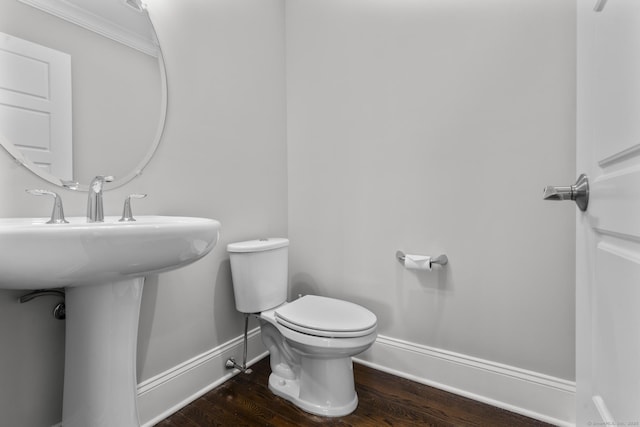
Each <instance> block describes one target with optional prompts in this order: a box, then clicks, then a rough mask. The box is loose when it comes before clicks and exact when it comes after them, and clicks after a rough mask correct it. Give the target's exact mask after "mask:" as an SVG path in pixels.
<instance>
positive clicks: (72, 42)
mask: <svg viewBox="0 0 640 427" xmlns="http://www.w3.org/2000/svg"><path fill="white" fill-rule="evenodd" d="M166 108H167V88H166V75H165V69H164V62H163V59H162V53H161V50H160V46H159V43H158V39H157V37H156V34H155V30H154V28H153V25H152V23H151V20H150V19H149V15H148V13H147V11H146V9H145V8H144V6H143V5H142V3H141V2H140V0H100V1H96V0H2V1H0V143H1V144H2V146H3V147H4V148H5V149H6V150H7V151H8V152H9V153H10V154H11V155H12V156H13V157H14V158H15V159H16V160H17V161H18V162H19V163H21V164H23V165H25V166H26V167H27V168H28V169H30V170H31V171H32V172H34V173H35V174H37V175H39V176H40V177H42V178H44V179H46V180H47V181H49V182H51V183H54V184H56V185H65V186H69V187H74V183H76V184H79V185H75V187H77V188H79V189H86V188H87V185H88V184H89V182H90V181H91V179H92V178H93V177H94V176H96V175H112V176H114V177H115V178H116V179H115V181H114V182H113V183H111V184H110V185H109V187H110V188H115V187H118V186H121V185H123V184H125V183H126V182H128V181H129V180H131V179H132V178H134V177H135V176H137V175H139V174H140V173H141V172H142V169H143V168H144V167H145V166H146V164H147V163H148V161H149V160H150V159H151V156H152V155H153V153H154V151H155V149H156V148H157V146H158V144H159V142H160V138H161V136H162V132H163V129H164V121H165V115H166Z"/></svg>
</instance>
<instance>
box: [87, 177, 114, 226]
mask: <svg viewBox="0 0 640 427" xmlns="http://www.w3.org/2000/svg"><path fill="white" fill-rule="evenodd" d="M111 181H113V177H112V176H103V175H98V176H96V177H95V178H93V179H92V180H91V184H89V198H88V200H87V222H104V210H103V208H102V188H103V187H104V183H105V182H111Z"/></svg>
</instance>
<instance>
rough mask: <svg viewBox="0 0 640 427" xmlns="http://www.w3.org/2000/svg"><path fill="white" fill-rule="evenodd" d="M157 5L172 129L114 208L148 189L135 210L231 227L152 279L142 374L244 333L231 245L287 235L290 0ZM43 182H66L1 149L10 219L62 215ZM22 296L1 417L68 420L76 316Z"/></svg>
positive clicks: (145, 304) (4, 212)
mask: <svg viewBox="0 0 640 427" xmlns="http://www.w3.org/2000/svg"><path fill="white" fill-rule="evenodd" d="M147 3H148V4H149V9H150V13H151V16H152V18H153V19H154V22H155V24H156V27H157V30H158V36H159V38H160V40H161V43H162V46H163V49H164V54H165V59H166V65H167V75H168V81H169V111H168V117H167V126H166V133H165V136H164V139H163V141H162V143H161V145H160V147H159V150H158V152H157V153H156V156H155V157H154V158H153V159H152V161H151V163H150V165H149V167H148V168H147V169H146V170H145V173H144V174H143V175H142V176H141V177H139V178H137V179H135V180H134V181H132V182H131V183H130V184H128V185H126V186H124V187H122V188H119V189H117V190H114V191H108V192H107V193H106V194H105V210H106V214H109V215H119V214H120V213H121V209H122V201H123V200H124V197H125V196H126V195H127V194H129V193H132V192H144V193H149V197H148V198H147V199H144V200H140V201H138V202H139V203H136V206H135V207H134V214H138V215H142V214H159V215H190V216H202V217H211V218H216V219H218V220H220V221H221V222H222V234H221V240H220V242H219V244H218V246H217V247H216V248H215V249H214V250H213V252H212V253H211V254H209V255H208V256H206V257H205V258H204V259H202V260H200V261H198V262H197V263H195V264H193V265H191V266H188V267H186V268H184V269H181V270H178V271H175V272H171V273H166V274H162V275H159V276H152V277H150V278H149V279H148V280H147V282H146V285H145V290H144V294H143V301H142V311H141V314H140V330H139V346H138V373H139V380H141V381H142V380H145V379H147V378H149V377H151V376H153V375H155V374H157V373H159V372H163V371H165V370H167V369H169V368H171V367H174V366H175V365H177V364H179V363H181V362H184V361H185V360H188V359H190V358H192V357H194V356H196V355H199V354H200V353H202V352H204V351H207V350H210V349H212V348H214V347H216V346H218V345H220V344H221V343H224V342H226V341H228V340H229V339H231V338H235V337H237V336H239V335H240V334H241V333H242V318H241V316H239V315H238V314H237V313H236V312H235V309H234V305H233V296H232V290H231V279H230V271H229V262H228V256H227V255H226V252H225V247H226V244H227V243H229V242H231V241H238V240H242V239H247V238H253V237H255V236H256V235H286V233H287V208H286V206H287V189H286V179H287V167H286V145H285V118H284V114H285V105H284V42H283V38H284V22H283V17H284V10H283V7H284V6H283V1H282V0H215V1H214V0H184V1H180V2H175V1H172V0H149V1H147ZM103 172H104V171H96V173H103ZM42 187H44V188H52V187H51V186H50V185H48V184H46V183H44V182H42V181H40V180H39V179H38V178H36V177H34V176H32V175H31V174H30V173H28V172H26V171H25V170H23V169H22V168H21V167H19V166H17V165H16V164H15V163H14V162H13V161H12V160H11V159H10V158H9V156H8V155H7V154H6V153H4V151H2V150H0V217H15V216H48V215H49V214H50V206H49V202H48V201H47V200H43V199H42V198H36V197H32V196H29V195H27V194H26V193H25V192H24V189H25V188H42ZM58 191H60V192H61V193H62V196H63V200H64V203H65V205H64V206H65V213H66V214H67V215H69V216H71V215H83V214H84V213H85V207H86V193H84V194H75V193H72V192H70V191H66V190H60V189H58ZM19 295H20V292H10V291H0V339H1V340H2V343H3V344H2V346H1V348H2V349H1V350H0V384H1V385H0V418H1V419H2V421H0V424H2V425H11V426H16V427H19V426H29V427H31V426H33V427H36V426H37V427H42V426H48V425H53V424H55V423H58V422H59V421H60V420H61V404H62V370H63V357H64V354H63V352H64V322H59V321H57V320H55V319H53V317H52V316H51V314H50V310H51V309H52V308H53V305H54V300H53V299H49V300H47V299H40V300H39V301H33V302H30V303H29V304H25V305H20V304H18V302H17V298H18V296H19ZM213 380H214V379H212V381H213ZM196 391H197V390H193V392H196Z"/></svg>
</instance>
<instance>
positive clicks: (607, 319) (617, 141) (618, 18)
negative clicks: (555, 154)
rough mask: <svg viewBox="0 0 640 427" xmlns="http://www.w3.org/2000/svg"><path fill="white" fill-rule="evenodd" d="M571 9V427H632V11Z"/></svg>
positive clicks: (637, 83)
mask: <svg viewBox="0 0 640 427" xmlns="http://www.w3.org/2000/svg"><path fill="white" fill-rule="evenodd" d="M603 3H604V2H603V1H602V0H599V1H597V2H596V0H577V6H578V21H577V23H578V68H577V70H578V86H577V91H578V102H577V108H578V116H577V144H578V145H577V150H578V156H577V168H578V172H581V173H582V172H583V173H586V174H587V175H588V176H589V180H590V200H589V206H588V208H587V210H586V212H580V211H578V220H577V234H576V245H577V250H576V252H577V260H576V311H577V316H576V322H577V324H576V329H577V331H576V335H577V341H576V345H577V348H576V354H577V362H576V363H577V366H576V383H577V425H578V426H589V425H590V426H597V425H602V426H638V425H640V1H639V0H609V1H608V2H606V4H605V5H604V8H603V9H602V10H601V11H599V12H596V11H594V5H595V4H599V5H600V6H602V4H603Z"/></svg>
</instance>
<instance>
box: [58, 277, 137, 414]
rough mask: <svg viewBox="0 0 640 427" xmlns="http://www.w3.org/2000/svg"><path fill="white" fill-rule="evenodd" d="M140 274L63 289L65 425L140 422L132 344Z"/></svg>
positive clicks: (134, 355)
mask: <svg viewBox="0 0 640 427" xmlns="http://www.w3.org/2000/svg"><path fill="white" fill-rule="evenodd" d="M143 284H144V277H139V278H135V279H125V280H121V281H113V282H108V283H100V284H95V285H93V284H92V285H82V286H74V287H68V288H66V296H65V305H66V316H67V318H66V344H65V345H66V350H65V351H66V358H65V366H64V399H63V411H62V425H63V426H64V427H102V426H104V427H114V426H118V427H139V425H140V423H139V421H138V409H137V378H136V349H137V340H138V319H139V315H140V301H141V298H142V287H143Z"/></svg>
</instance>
